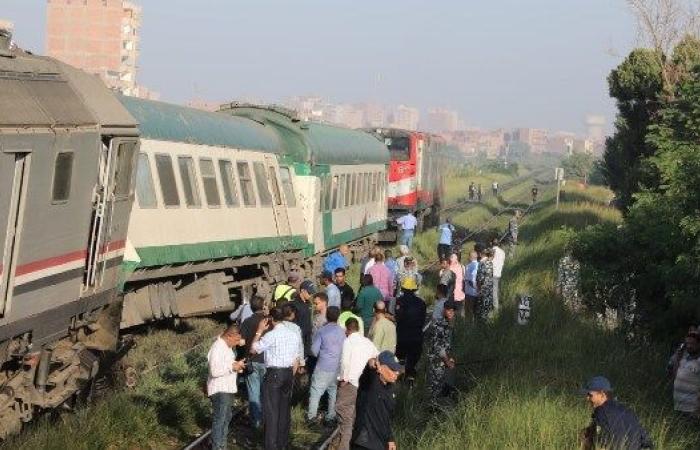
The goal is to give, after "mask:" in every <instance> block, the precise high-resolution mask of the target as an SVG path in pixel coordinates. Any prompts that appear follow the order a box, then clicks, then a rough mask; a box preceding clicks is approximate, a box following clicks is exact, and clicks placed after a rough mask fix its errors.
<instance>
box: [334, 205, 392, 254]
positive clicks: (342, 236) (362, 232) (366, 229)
mask: <svg viewBox="0 0 700 450" xmlns="http://www.w3.org/2000/svg"><path fill="white" fill-rule="evenodd" d="M326 215H328V218H326ZM326 221H328V228H326ZM332 226H333V219H332V218H331V213H324V214H323V236H324V244H325V245H326V249H330V248H334V247H337V246H339V245H341V244H345V243H348V242H350V241H354V240H357V239H360V238H362V237H365V236H367V235H369V234H372V233H376V232H377V231H381V230H384V229H386V221H384V220H380V221H379V222H374V223H370V224H367V225H365V226H363V227H359V228H353V229H352V230H346V231H341V232H340V233H337V234H331V232H330V229H331V228H332Z"/></svg>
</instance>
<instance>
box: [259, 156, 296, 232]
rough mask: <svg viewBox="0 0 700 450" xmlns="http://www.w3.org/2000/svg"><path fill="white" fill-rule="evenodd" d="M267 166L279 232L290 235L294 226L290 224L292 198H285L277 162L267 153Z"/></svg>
mask: <svg viewBox="0 0 700 450" xmlns="http://www.w3.org/2000/svg"><path fill="white" fill-rule="evenodd" d="M265 167H266V169H267V177H268V180H269V181H270V187H271V188H272V209H273V211H274V215H275V222H276V224H277V233H278V234H279V235H280V236H289V235H291V234H292V227H291V225H290V224H289V211H288V209H287V205H288V204H289V203H290V200H287V201H286V202H285V201H284V200H283V196H282V186H280V180H279V177H278V176H277V164H276V160H275V158H274V157H273V156H270V155H265Z"/></svg>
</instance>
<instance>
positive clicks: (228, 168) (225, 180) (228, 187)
mask: <svg viewBox="0 0 700 450" xmlns="http://www.w3.org/2000/svg"><path fill="white" fill-rule="evenodd" d="M219 175H221V188H222V189H223V191H224V199H225V200H226V206H228V207H235V206H238V205H239V201H238V190H237V189H236V176H235V175H234V173H233V164H231V161H229V160H227V159H220V160H219Z"/></svg>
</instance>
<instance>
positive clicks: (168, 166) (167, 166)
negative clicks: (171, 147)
mask: <svg viewBox="0 0 700 450" xmlns="http://www.w3.org/2000/svg"><path fill="white" fill-rule="evenodd" d="M156 170H157V171H158V178H159V179H160V192H161V194H163V203H164V204H165V206H168V207H177V206H180V194H178V193H177V187H176V185H175V171H174V170H173V162H172V159H170V155H156Z"/></svg>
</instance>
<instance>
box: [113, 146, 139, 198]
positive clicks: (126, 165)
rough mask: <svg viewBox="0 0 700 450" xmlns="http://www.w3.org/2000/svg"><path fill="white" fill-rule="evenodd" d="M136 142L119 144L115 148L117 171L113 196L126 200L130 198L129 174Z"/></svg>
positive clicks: (131, 168)
mask: <svg viewBox="0 0 700 450" xmlns="http://www.w3.org/2000/svg"><path fill="white" fill-rule="evenodd" d="M135 151H136V142H134V141H128V142H121V143H119V146H118V147H117V171H116V173H115V174H114V177H115V182H114V196H115V197H116V198H117V199H126V198H128V197H130V196H131V172H132V170H133V167H134V164H133V162H134V153H135Z"/></svg>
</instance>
